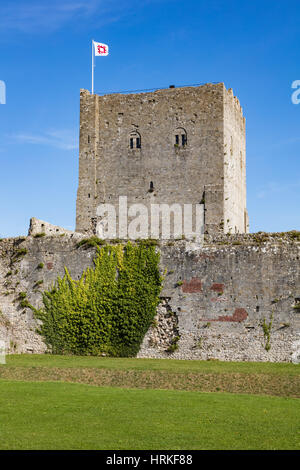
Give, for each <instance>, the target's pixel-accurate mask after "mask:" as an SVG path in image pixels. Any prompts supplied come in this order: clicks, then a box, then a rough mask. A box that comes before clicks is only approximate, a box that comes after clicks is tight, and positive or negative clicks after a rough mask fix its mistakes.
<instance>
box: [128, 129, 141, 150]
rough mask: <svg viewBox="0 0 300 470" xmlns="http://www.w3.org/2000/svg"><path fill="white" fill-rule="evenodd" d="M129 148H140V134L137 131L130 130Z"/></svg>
mask: <svg viewBox="0 0 300 470" xmlns="http://www.w3.org/2000/svg"><path fill="white" fill-rule="evenodd" d="M129 148H131V149H140V148H141V136H140V134H139V133H138V132H137V131H133V132H131V134H130V136H129Z"/></svg>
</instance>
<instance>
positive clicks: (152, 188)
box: [149, 181, 154, 193]
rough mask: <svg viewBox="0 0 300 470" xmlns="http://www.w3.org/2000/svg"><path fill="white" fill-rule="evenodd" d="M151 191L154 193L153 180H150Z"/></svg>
mask: <svg viewBox="0 0 300 470" xmlns="http://www.w3.org/2000/svg"><path fill="white" fill-rule="evenodd" d="M149 191H150V193H152V192H153V191H154V186H153V181H150V189H149Z"/></svg>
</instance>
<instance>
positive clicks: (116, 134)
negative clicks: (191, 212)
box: [76, 83, 248, 234]
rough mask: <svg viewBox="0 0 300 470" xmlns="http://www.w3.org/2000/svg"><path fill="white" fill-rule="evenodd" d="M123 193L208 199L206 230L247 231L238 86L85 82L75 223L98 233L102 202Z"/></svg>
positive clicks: (134, 199) (140, 197)
mask: <svg viewBox="0 0 300 470" xmlns="http://www.w3.org/2000/svg"><path fill="white" fill-rule="evenodd" d="M119 196H127V198H128V205H130V204H133V203H143V204H145V205H147V206H148V205H149V204H151V203H156V204H162V203H167V204H173V203H180V204H204V208H205V211H204V214H205V231H206V232H208V233H215V232H218V231H221V232H225V233H227V232H231V233H235V232H239V233H244V232H248V215H247V209H246V147H245V118H244V117H243V113H242V109H241V106H240V103H239V101H238V99H237V98H236V97H235V96H233V93H232V90H231V89H229V90H226V88H225V86H224V84H223V83H218V84H206V85H203V86H199V87H186V88H185V87H184V88H174V87H171V88H169V89H163V90H158V91H155V92H151V93H139V94H112V95H105V96H98V95H91V94H90V93H89V92H88V91H87V90H81V92H80V156H79V186H78V192H77V214H76V231H78V232H82V233H87V234H93V233H95V228H96V224H97V215H96V209H97V207H98V206H99V204H101V203H102V204H103V203H110V204H114V205H115V207H117V206H118V201H119Z"/></svg>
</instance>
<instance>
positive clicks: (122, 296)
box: [35, 242, 162, 357]
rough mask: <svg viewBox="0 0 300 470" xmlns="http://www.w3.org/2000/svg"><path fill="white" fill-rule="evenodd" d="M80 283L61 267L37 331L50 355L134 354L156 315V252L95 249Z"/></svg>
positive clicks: (143, 248)
mask: <svg viewBox="0 0 300 470" xmlns="http://www.w3.org/2000/svg"><path fill="white" fill-rule="evenodd" d="M94 265H95V266H94V268H87V269H86V271H84V273H83V274H82V277H81V279H80V280H78V281H77V280H73V279H72V278H71V276H70V274H69V272H68V270H67V269H65V275H64V277H63V278H58V279H57V281H56V283H55V285H54V286H53V288H52V289H51V290H50V291H46V292H44V294H43V304H44V306H43V308H42V309H40V310H35V315H36V316H37V318H39V319H40V320H41V321H42V324H41V326H40V328H39V331H38V332H39V333H40V334H41V335H42V336H43V337H44V341H45V342H46V344H47V345H48V346H49V349H50V350H51V352H52V353H53V354H80V355H95V356H96V355H102V354H105V355H109V356H123V357H129V356H135V355H136V354H137V352H138V351H139V348H140V345H141V342H142V341H143V338H144V335H145V334H146V332H147V330H148V329H149V327H150V325H151V322H152V320H153V318H154V316H155V314H156V307H157V305H158V303H159V295H160V291H161V286H162V277H161V276H160V273H159V253H156V250H155V247H154V246H149V244H148V245H147V244H146V243H139V244H137V245H132V244H131V243H130V242H128V243H127V245H125V246H124V245H116V246H108V245H107V246H103V247H101V248H98V250H97V256H96V258H95V260H94Z"/></svg>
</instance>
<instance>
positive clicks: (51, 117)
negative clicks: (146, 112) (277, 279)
mask: <svg viewBox="0 0 300 470" xmlns="http://www.w3.org/2000/svg"><path fill="white" fill-rule="evenodd" d="M299 16H300V3H299V1H293V0H289V1H288V2H286V1H283V0H278V1H276V0H268V1H264V0H260V1H257V0H251V1H250V0H249V1H241V0H239V1H235V0H232V1H231V0H226V1H225V0H224V1H222V0H209V1H208V0H207V1H201V0H195V1H194V0H186V1H182V0H139V1H137V0H129V1H126V2H121V1H116V0H112V1H110V0H106V1H102V0H90V1H83V0H70V1H69V0H59V1H58V0H52V1H51V2H50V1H49V2H48V1H43V2H41V1H33V0H28V1H26V0H24V1H7V0H1V3H0V80H3V81H5V83H6V87H7V96H6V104H5V105H2V104H0V162H1V166H0V168H1V172H0V181H1V186H0V196H1V197H0V237H7V236H18V235H23V234H26V233H27V230H28V225H29V219H30V217H32V216H34V217H38V218H40V219H43V220H47V221H48V222H51V223H54V224H57V225H61V226H63V227H65V228H68V229H73V228H74V224H75V203H76V190H77V179H78V128H79V89H80V88H88V89H90V87H91V39H92V38H93V39H95V40H96V41H99V42H104V43H107V44H109V46H110V55H109V56H108V57H105V58H96V59H95V60H96V69H95V91H96V92H99V93H100V92H110V91H123V90H136V89H145V88H156V87H167V86H169V85H170V84H175V85H177V86H180V85H185V84H193V83H205V82H224V83H225V85H226V87H227V88H233V92H234V94H235V95H237V96H238V98H239V100H240V102H241V105H242V107H243V110H244V114H245V116H246V132H247V204H248V211H249V217H250V230H251V231H252V232H253V231H259V230H264V231H284V230H292V229H298V230H299V229H300V210H299V207H300V159H299V156H300V104H299V105H295V104H293V103H292V101H291V95H292V92H293V90H292V88H291V85H292V82H293V81H294V80H297V79H300V70H299V63H300V62H299V43H300V42H299V39H300V23H299Z"/></svg>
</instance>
